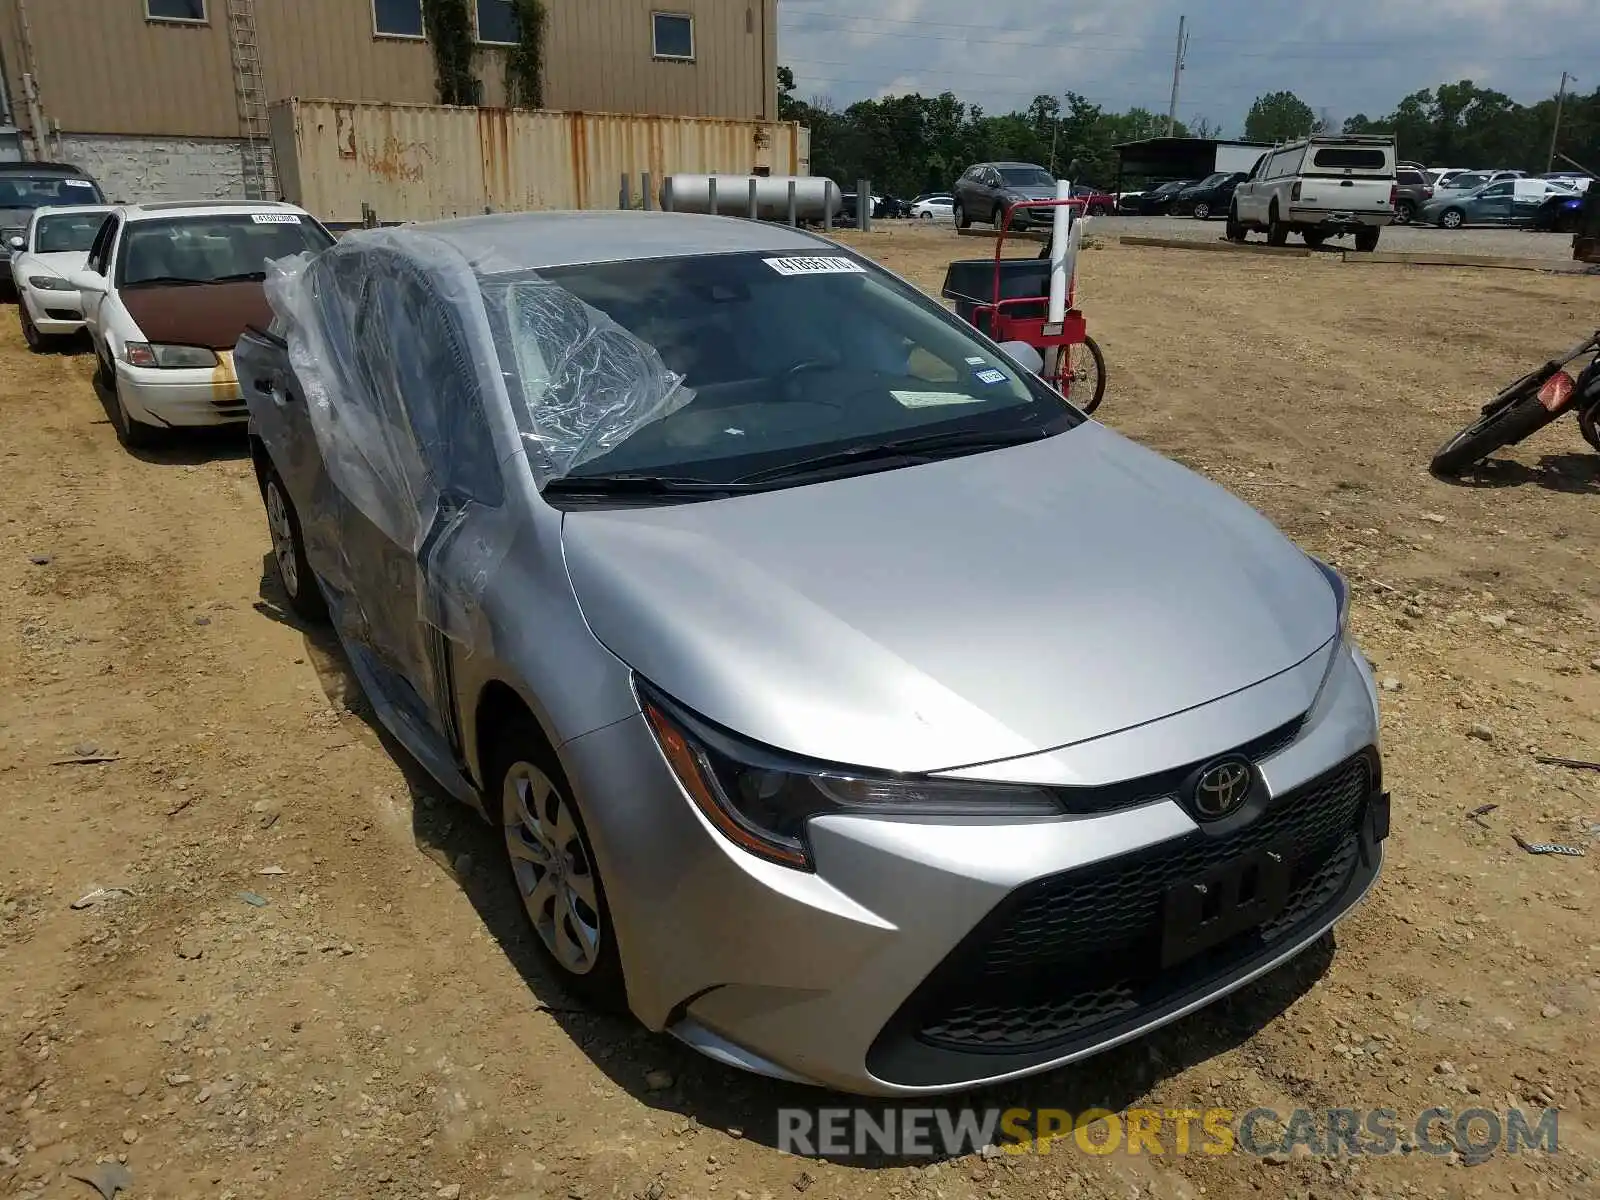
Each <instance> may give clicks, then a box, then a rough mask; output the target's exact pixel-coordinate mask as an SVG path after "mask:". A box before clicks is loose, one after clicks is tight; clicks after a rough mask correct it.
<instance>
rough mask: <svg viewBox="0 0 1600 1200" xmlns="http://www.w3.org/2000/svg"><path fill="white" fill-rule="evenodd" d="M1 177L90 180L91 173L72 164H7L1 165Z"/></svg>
mask: <svg viewBox="0 0 1600 1200" xmlns="http://www.w3.org/2000/svg"><path fill="white" fill-rule="evenodd" d="M0 175H66V176H70V177H72V178H75V179H88V178H90V175H89V172H87V171H85V170H84V169H83V168H82V167H74V166H72V165H71V164H70V163H53V162H5V163H0Z"/></svg>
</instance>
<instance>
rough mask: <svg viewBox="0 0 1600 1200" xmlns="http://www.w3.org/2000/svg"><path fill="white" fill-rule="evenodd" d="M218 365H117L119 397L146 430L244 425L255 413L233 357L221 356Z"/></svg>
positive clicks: (221, 353)
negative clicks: (175, 367) (172, 367)
mask: <svg viewBox="0 0 1600 1200" xmlns="http://www.w3.org/2000/svg"><path fill="white" fill-rule="evenodd" d="M217 358H218V362H217V365H216V366H214V367H202V368H196V369H183V370H168V369H165V368H156V367H135V366H130V365H129V364H128V363H126V362H124V361H123V360H121V359H120V358H119V359H118V360H117V394H118V396H119V397H120V398H121V400H122V403H123V404H124V405H125V406H126V407H127V409H128V413H129V415H130V416H132V417H133V419H134V420H136V421H142V422H144V423H145V424H147V425H167V426H202V425H234V424H242V423H243V422H244V421H245V420H247V419H248V417H249V415H250V413H249V410H248V409H247V408H246V406H245V402H244V394H243V393H242V392H241V391H240V390H239V378H238V376H237V374H236V373H235V372H234V368H233V354H232V352H231V351H226V350H225V351H219V352H218V355H217Z"/></svg>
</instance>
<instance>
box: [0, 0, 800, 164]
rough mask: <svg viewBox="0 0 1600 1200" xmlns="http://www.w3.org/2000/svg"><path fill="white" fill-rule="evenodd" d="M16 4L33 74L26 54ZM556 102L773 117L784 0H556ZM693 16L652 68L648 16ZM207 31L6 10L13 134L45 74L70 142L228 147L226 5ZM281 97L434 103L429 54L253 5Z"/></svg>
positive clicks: (343, 9)
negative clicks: (683, 47)
mask: <svg viewBox="0 0 1600 1200" xmlns="http://www.w3.org/2000/svg"><path fill="white" fill-rule="evenodd" d="M19 6H25V7H26V12H27V15H28V18H29V22H30V24H31V28H32V34H33V37H32V42H33V48H34V55H35V62H34V64H33V65H32V66H31V67H30V66H29V65H28V63H27V59H26V56H25V55H24V53H23V45H22V36H21V23H20V19H19V13H20V11H21V9H20V7H19ZM546 7H547V9H548V12H549V27H548V31H547V40H546V45H547V53H546V59H547V68H546V70H547V81H546V89H545V93H546V94H545V103H546V105H547V106H548V107H550V108H553V109H585V110H590V111H604V112H623V113H672V114H680V115H686V116H713V117H730V118H740V119H751V118H762V117H765V118H768V119H771V118H773V117H775V116H776V104H777V100H776V96H777V91H776V89H777V83H776V74H777V67H776V53H777V0H671V3H670V4H664V3H662V0H546ZM662 7H665V8H667V9H670V10H671V11H672V12H676V13H687V14H689V15H692V16H693V17H694V18H695V61H694V62H692V63H687V62H674V61H666V60H656V59H654V58H652V55H651V49H652V47H651V20H650V14H651V11H652V10H653V9H656V8H662ZM207 9H208V17H209V21H208V23H207V24H204V25H180V24H172V23H167V22H158V21H147V20H146V19H145V16H144V12H145V6H144V0H0V53H3V57H4V59H5V62H6V64H7V66H8V68H9V72H8V74H9V80H8V82H9V84H10V90H11V95H12V100H13V107H14V108H15V109H16V111H17V114H18V122H19V124H20V123H23V121H24V120H25V117H26V111H25V107H24V106H23V105H22V103H21V101H22V94H21V76H22V74H23V73H24V72H27V71H30V70H33V71H35V73H36V74H37V77H38V80H39V85H40V90H41V98H42V101H43V107H44V110H45V113H46V116H47V118H48V119H50V120H52V121H54V122H58V123H59V125H60V127H61V128H62V129H64V130H66V131H68V132H69V133H92V134H124V135H135V136H154V137H182V138H212V137H214V138H233V137H237V136H238V129H239V123H238V117H237V106H236V101H235V94H234V86H233V71H232V59H231V55H230V51H229V43H228V30H227V12H226V3H225V0H207ZM256 23H257V27H258V31H259V35H260V43H261V53H262V64H263V68H264V71H265V74H266V79H265V83H266V90H267V95H268V97H269V98H270V99H281V98H287V97H292V96H338V97H341V98H344V99H350V100H372V101H388V102H413V103H431V102H432V101H433V100H434V99H435V90H434V67H433V54H432V51H431V49H430V48H429V46H428V44H427V43H426V42H424V41H420V40H413V39H398V38H379V37H375V36H374V35H373V30H372V7H371V0H258V3H257V5H256ZM477 70H478V75H479V77H480V78H481V79H482V80H483V83H484V102H485V103H486V104H490V105H494V104H500V103H503V102H504V98H505V88H504V75H505V56H504V51H502V50H496V49H494V48H492V47H481V48H480V54H479V57H478V65H477Z"/></svg>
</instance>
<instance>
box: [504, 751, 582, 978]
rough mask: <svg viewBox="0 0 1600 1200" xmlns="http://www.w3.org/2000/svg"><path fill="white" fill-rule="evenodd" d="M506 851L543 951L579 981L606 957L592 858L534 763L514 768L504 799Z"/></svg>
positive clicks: (565, 804) (567, 806)
mask: <svg viewBox="0 0 1600 1200" xmlns="http://www.w3.org/2000/svg"><path fill="white" fill-rule="evenodd" d="M501 807H502V819H501V823H502V825H503V826H504V827H505V836H506V850H507V852H508V853H509V854H510V856H511V867H512V872H513V874H514V875H515V876H516V881H517V891H518V892H519V893H520V894H521V896H522V904H523V907H524V908H526V909H527V911H528V918H529V920H531V921H532V922H533V927H534V930H535V932H537V933H538V935H539V938H540V940H541V941H543V942H544V944H545V948H546V949H548V950H549V951H550V953H551V954H552V955H554V957H555V959H556V961H557V962H558V963H560V964H561V966H562V967H564V968H565V969H566V970H568V971H570V972H571V973H572V974H574V975H587V974H589V972H590V971H592V970H594V968H595V964H596V963H597V962H598V961H599V959H600V954H601V951H602V950H603V949H604V947H603V946H602V945H601V932H600V898H599V891H598V888H597V887H596V879H595V871H594V865H593V864H594V857H593V855H592V854H591V853H590V850H589V845H588V842H587V841H586V840H585V838H584V836H583V831H582V830H581V829H580V828H579V827H578V822H577V817H576V814H575V813H574V811H573V808H572V805H571V803H570V802H569V801H568V800H567V798H566V797H565V796H563V795H562V794H561V792H560V791H559V790H558V789H557V788H556V786H555V784H554V783H552V782H551V781H550V777H549V776H548V775H546V774H545V773H544V772H543V771H541V770H540V769H539V768H538V767H535V766H534V765H532V764H531V763H526V762H517V763H513V764H512V766H511V769H510V770H508V771H507V772H506V777H505V787H504V791H503V794H502V796H501Z"/></svg>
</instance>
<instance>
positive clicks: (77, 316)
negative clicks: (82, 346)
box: [7, 204, 111, 350]
mask: <svg viewBox="0 0 1600 1200" xmlns="http://www.w3.org/2000/svg"><path fill="white" fill-rule="evenodd" d="M110 211H111V206H110V205H109V204H79V205H70V206H62V207H59V208H40V209H35V210H34V214H33V217H32V218H31V219H30V220H29V221H28V227H27V229H25V230H24V231H23V232H22V233H20V234H13V235H11V238H10V241H9V243H8V246H7V248H8V249H9V250H10V251H11V282H12V286H14V287H15V288H16V291H17V317H18V319H19V320H20V321H21V322H22V336H23V337H24V338H25V339H26V340H27V343H28V346H29V348H30V349H33V350H44V349H47V348H48V347H49V346H50V344H51V343H52V342H54V341H56V340H57V339H64V338H69V337H73V336H75V335H76V334H78V333H81V332H82V330H83V299H82V297H81V296H80V295H79V293H78V288H77V286H76V285H75V284H74V283H73V282H72V275H73V273H74V272H76V271H79V270H81V269H82V268H83V264H84V262H85V260H87V259H88V257H89V247H90V245H91V244H93V242H94V236H95V234H97V233H98V232H100V226H101V225H103V224H104V223H105V219H106V214H107V213H109V212H110Z"/></svg>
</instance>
